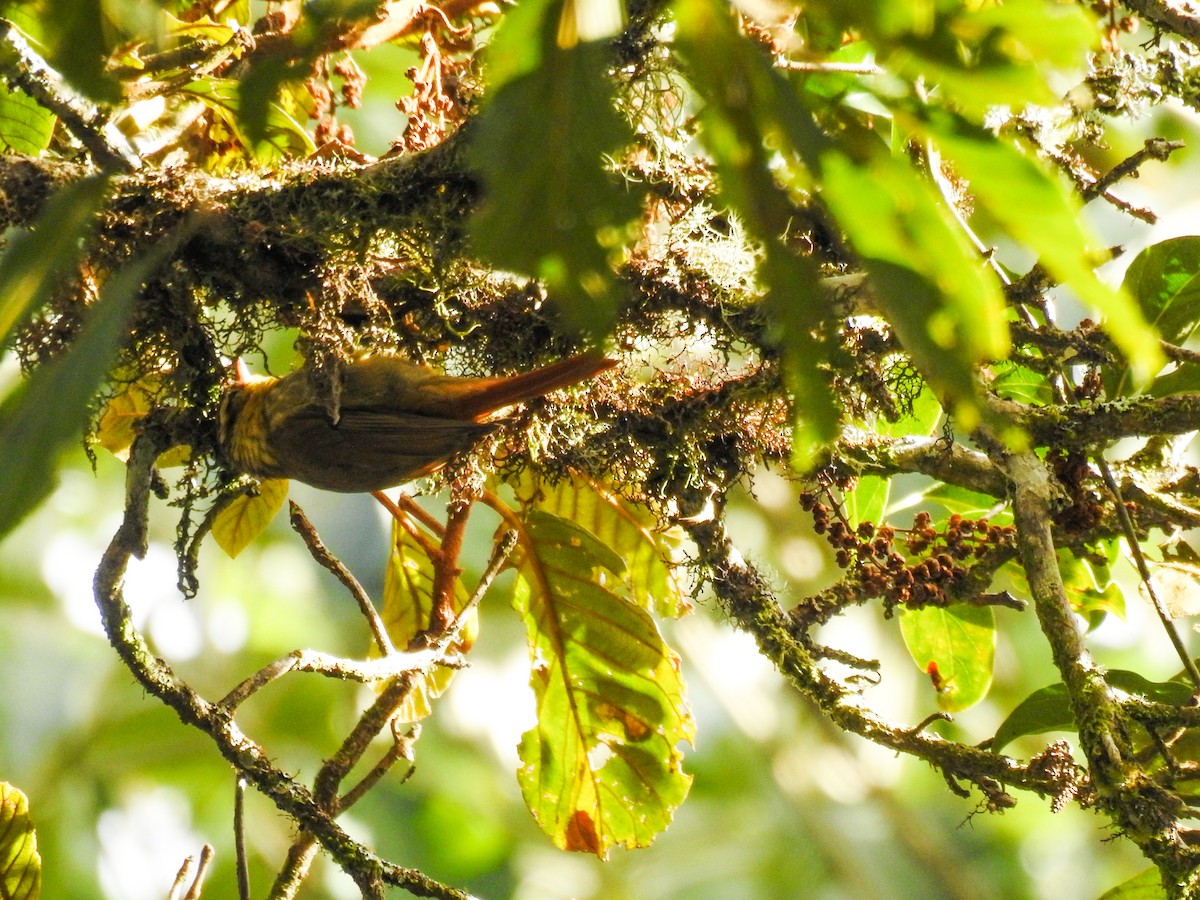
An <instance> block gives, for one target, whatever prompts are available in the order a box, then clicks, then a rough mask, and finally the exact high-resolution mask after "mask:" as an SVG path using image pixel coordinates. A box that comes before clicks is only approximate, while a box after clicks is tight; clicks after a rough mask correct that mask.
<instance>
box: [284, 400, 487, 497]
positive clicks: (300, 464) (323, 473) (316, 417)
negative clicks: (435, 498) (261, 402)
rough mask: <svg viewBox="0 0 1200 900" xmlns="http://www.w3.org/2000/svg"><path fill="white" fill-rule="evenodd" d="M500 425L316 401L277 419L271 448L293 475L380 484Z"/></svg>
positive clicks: (312, 480) (356, 486)
mask: <svg viewBox="0 0 1200 900" xmlns="http://www.w3.org/2000/svg"><path fill="white" fill-rule="evenodd" d="M492 430H494V426H491V425H478V424H476V423H474V422H463V421H459V420H456V419H438V418H433V417H431V416H418V415H412V414H410V413H398V412H382V411H379V410H377V409H369V408H364V409H345V408H343V410H342V415H341V419H340V420H339V421H338V423H337V425H334V424H332V423H331V422H330V421H329V417H328V414H327V413H326V411H325V410H324V409H323V408H322V407H319V406H317V405H315V404H313V405H309V406H305V407H303V408H301V409H300V410H297V411H296V412H294V413H292V414H290V415H288V416H286V417H285V418H284V419H283V420H282V421H278V422H276V423H275V424H274V426H273V428H272V433H271V450H272V452H273V453H274V455H275V456H276V458H278V460H279V463H280V468H281V469H282V470H284V471H285V472H286V473H287V475H288V477H290V478H295V479H297V480H298V481H303V482H305V483H306V484H311V485H313V486H314V487H319V488H323V489H324V490H333V491H344V492H359V491H373V490H380V489H382V488H385V487H392V486H394V485H397V484H402V483H403V482H405V481H410V480H412V479H413V478H419V477H421V476H422V475H428V474H429V473H430V472H434V471H436V470H437V469H438V468H440V467H441V465H442V464H443V463H445V462H446V461H447V460H448V459H450V458H451V457H452V456H454V455H455V454H456V453H460V452H462V451H464V450H467V449H469V448H470V447H471V446H472V445H473V444H474V443H475V442H476V441H478V440H479V439H480V438H482V437H483V436H484V435H486V434H487V433H488V432H490V431H492Z"/></svg>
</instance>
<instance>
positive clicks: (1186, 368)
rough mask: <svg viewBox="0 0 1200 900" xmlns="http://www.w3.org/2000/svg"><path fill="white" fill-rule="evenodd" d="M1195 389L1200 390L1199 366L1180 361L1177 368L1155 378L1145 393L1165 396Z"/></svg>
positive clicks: (1192, 391) (1115, 389)
mask: <svg viewBox="0 0 1200 900" xmlns="http://www.w3.org/2000/svg"><path fill="white" fill-rule="evenodd" d="M1120 389H1121V388H1120V387H1119V386H1118V387H1115V388H1114V392H1117V391H1119V390H1120ZM1197 391H1200V366H1197V365H1193V364H1191V363H1180V364H1179V368H1177V369H1175V370H1173V371H1171V372H1168V373H1167V374H1165V375H1160V376H1158V377H1157V378H1155V379H1154V383H1153V384H1151V385H1150V388H1149V390H1147V392H1146V393H1148V394H1150V395H1151V396H1153V397H1166V396H1169V395H1170V394H1189V393H1195V392H1197Z"/></svg>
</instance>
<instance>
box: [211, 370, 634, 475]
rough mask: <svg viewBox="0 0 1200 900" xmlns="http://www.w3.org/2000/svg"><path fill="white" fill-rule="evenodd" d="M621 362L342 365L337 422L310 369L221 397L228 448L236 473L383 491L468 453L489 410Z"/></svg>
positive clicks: (483, 430) (484, 428)
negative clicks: (477, 369) (498, 370)
mask: <svg viewBox="0 0 1200 900" xmlns="http://www.w3.org/2000/svg"><path fill="white" fill-rule="evenodd" d="M614 365H616V363H615V361H614V360H611V359H606V358H604V357H602V356H599V355H598V354H594V353H582V354H579V355H577V356H572V357H569V358H567V359H564V360H562V361H561V362H556V363H552V364H551V365H548V366H544V367H542V368H540V369H534V370H533V371H532V372H524V373H522V374H520V375H512V376H508V377H498V378H459V377H455V376H453V375H446V374H444V373H442V372H438V371H436V370H435V369H431V368H428V367H426V366H420V365H416V364H415V363H411V362H408V361H407V360H403V359H400V358H398V357H395V356H370V357H366V358H364V359H360V360H356V361H354V362H350V363H347V364H346V365H345V366H344V367H343V369H342V372H341V392H340V397H341V404H340V409H339V415H338V418H337V420H336V421H335V420H334V419H333V417H332V415H331V414H330V411H329V408H328V405H327V404H326V402H325V396H324V395H323V394H322V393H321V392H320V391H319V390H318V389H317V388H316V387H315V386H314V385H313V383H312V380H311V378H310V377H309V373H308V371H307V370H305V369H301V370H299V371H296V372H293V373H292V374H290V375H287V376H285V377H283V378H269V377H255V378H252V379H251V380H249V381H247V382H245V383H243V384H238V385H235V386H233V387H231V388H229V389H228V390H227V391H226V393H225V396H224V397H223V398H222V399H221V410H220V418H219V429H220V431H219V438H220V443H221V449H222V451H223V452H224V454H225V458H226V459H227V460H228V462H229V463H230V465H231V466H232V467H233V468H234V469H236V470H237V471H239V472H242V473H244V474H246V475H253V476H254V477H256V478H294V479H295V480H297V481H303V482H304V483H305V484H311V485H312V486H313V487H317V488H321V489H322V490H327V491H341V492H344V493H358V492H366V491H377V490H382V489H384V488H388V487H394V486H395V485H398V484H403V483H404V482H406V481H411V480H412V479H414V478H420V477H422V476H424V475H429V474H431V473H433V472H436V471H437V470H438V469H440V468H441V467H442V466H443V465H444V464H445V463H446V461H447V460H449V459H450V458H451V457H452V456H454V455H455V454H456V453H460V452H462V451H464V450H467V449H469V448H470V447H471V446H472V445H473V444H474V443H475V442H476V441H478V440H479V439H480V438H482V437H483V436H484V435H486V434H488V433H489V432H490V431H492V430H493V429H494V428H495V427H496V426H495V424H491V423H487V422H485V421H484V419H486V418H487V417H488V416H489V415H491V414H492V413H495V412H497V411H498V410H501V409H503V408H504V407H506V406H512V405H513V404H515V403H523V402H525V401H527V400H532V399H534V398H535V397H541V396H543V395H544V394H548V393H550V392H551V391H554V390H557V389H558V388H561V387H566V386H568V385H571V384H575V383H577V382H580V381H584V380H586V379H588V378H592V377H593V376H595V375H598V374H599V373H600V372H603V371H604V370H605V369H609V368H611V367H612V366H614Z"/></svg>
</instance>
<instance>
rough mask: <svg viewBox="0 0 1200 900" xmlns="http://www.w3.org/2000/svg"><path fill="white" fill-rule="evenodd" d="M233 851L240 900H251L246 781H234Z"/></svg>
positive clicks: (242, 779) (239, 776)
mask: <svg viewBox="0 0 1200 900" xmlns="http://www.w3.org/2000/svg"><path fill="white" fill-rule="evenodd" d="M233 850H234V864H235V865H236V867H237V886H238V900H250V860H249V859H247V857H246V779H245V778H243V777H242V776H241V775H238V776H237V777H236V778H234V780H233Z"/></svg>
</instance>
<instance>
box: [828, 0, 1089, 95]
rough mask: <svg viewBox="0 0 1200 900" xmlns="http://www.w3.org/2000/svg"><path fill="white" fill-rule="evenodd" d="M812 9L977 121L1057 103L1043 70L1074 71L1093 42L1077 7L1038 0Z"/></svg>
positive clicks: (852, 0)
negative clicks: (998, 111)
mask: <svg viewBox="0 0 1200 900" xmlns="http://www.w3.org/2000/svg"><path fill="white" fill-rule="evenodd" d="M817 11H819V12H823V13H824V14H825V15H827V16H829V17H830V18H832V19H833V20H834V22H835V23H836V24H835V26H834V27H837V28H838V29H839V30H840V31H845V30H850V31H853V32H854V33H855V34H858V35H861V36H862V37H864V38H865V39H866V40H867V41H869V42H870V43H871V44H872V46H873V47H874V48H875V50H876V52H877V56H878V61H879V62H880V64H882V65H883V66H884V67H885V68H886V69H888V70H889V71H890V72H893V73H895V74H897V75H901V76H903V77H904V78H906V79H908V80H910V81H913V82H920V83H922V84H923V85H925V90H926V91H927V92H929V93H930V94H933V95H934V96H936V97H938V98H943V97H944V98H946V100H947V101H948V102H950V103H952V104H953V105H954V106H955V107H956V108H958V109H961V110H963V111H964V112H967V113H969V114H971V115H975V116H977V117H980V118H982V117H983V116H984V115H986V114H987V113H988V111H990V110H993V109H995V108H996V107H998V106H1001V105H1005V104H1007V105H1010V106H1013V107H1016V108H1020V107H1024V106H1026V105H1028V104H1030V103H1044V104H1053V103H1057V102H1058V101H1059V99H1060V97H1059V95H1058V94H1057V93H1056V92H1054V91H1053V89H1052V88H1051V87H1050V85H1051V84H1052V81H1051V80H1050V79H1049V78H1048V76H1049V75H1050V74H1051V73H1050V72H1049V71H1048V70H1050V69H1054V68H1060V69H1062V68H1066V69H1070V70H1078V69H1080V67H1081V65H1082V61H1083V60H1085V59H1086V58H1087V54H1088V52H1089V51H1090V50H1092V49H1094V47H1095V44H1096V42H1097V32H1096V29H1095V27H1094V26H1093V25H1092V24H1091V23H1090V22H1089V21H1088V18H1087V16H1086V15H1084V14H1083V11H1082V10H1080V9H1078V8H1075V7H1072V6H1070V5H1067V4H1059V3H1046V2H1044V0H1006V2H1005V3H1003V4H998V3H961V2H945V3H943V2H936V3H934V2H930V3H911V2H902V3H897V2H895V0H848V2H839V3H826V4H821V5H820V6H819V7H818V8H817ZM805 12H806V15H807V14H808V8H806V10H805Z"/></svg>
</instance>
